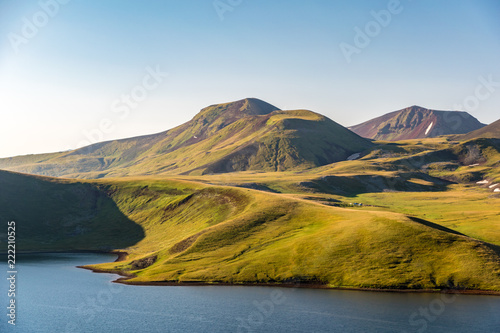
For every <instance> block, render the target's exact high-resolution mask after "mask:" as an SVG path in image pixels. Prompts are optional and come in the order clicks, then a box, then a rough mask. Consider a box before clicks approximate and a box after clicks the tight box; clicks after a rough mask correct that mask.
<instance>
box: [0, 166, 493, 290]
mask: <svg viewBox="0 0 500 333" xmlns="http://www.w3.org/2000/svg"><path fill="white" fill-rule="evenodd" d="M0 182H1V185H2V189H3V190H2V196H1V198H0V212H2V213H1V216H0V219H3V220H10V219H15V220H16V222H17V226H18V235H21V234H22V235H23V236H22V237H21V236H19V240H20V243H19V250H25V251H27V250H31V251H39V250H96V249H105V248H107V249H109V248H110V247H112V248H113V249H124V250H126V251H127V252H128V253H129V256H128V258H126V259H125V261H122V262H116V263H109V264H102V265H96V266H92V268H94V269H101V270H109V271H120V272H122V273H123V274H129V275H131V276H133V278H132V279H130V280H128V283H148V282H205V283H235V284H238V283H250V284H253V283H270V284H281V283H287V284H300V283H305V284H309V283H314V284H322V285H325V286H329V287H347V288H350V287H353V288H354V287H371V288H417V289H418V288H431V289H440V288H460V289H462V288H466V289H483V290H500V258H499V256H498V253H496V252H495V251H497V250H498V249H497V248H496V247H494V246H492V245H488V244H486V243H483V242H480V241H477V240H475V239H472V238H469V237H467V236H463V235H460V234H458V233H456V232H455V231H453V230H450V229H447V228H443V227H440V226H437V225H434V224H432V223H429V222H427V221H423V220H419V219H415V218H408V217H407V216H405V215H402V214H398V213H392V212H387V211H376V210H370V209H365V210H361V209H350V208H339V207H331V206H326V205H321V204H318V203H315V202H310V201H307V200H303V199H297V198H292V197H290V196H288V195H285V194H272V193H266V192H261V191H255V190H250V189H242V188H233V187H226V186H210V185H206V184H201V183H196V182H188V181H180V180H165V179H161V178H152V177H142V178H128V179H122V180H118V179H109V180H104V179H103V180H94V181H76V180H62V179H50V178H40V177H34V176H27V175H19V174H12V173H7V172H1V173H0ZM4 239H5V238H3V240H0V246H4V245H5V244H4V242H5V240H4ZM21 241H22V242H21ZM2 244H3V245H2Z"/></svg>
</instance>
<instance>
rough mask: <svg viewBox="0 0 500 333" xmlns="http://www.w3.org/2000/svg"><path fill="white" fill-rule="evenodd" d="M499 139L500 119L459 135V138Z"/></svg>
mask: <svg viewBox="0 0 500 333" xmlns="http://www.w3.org/2000/svg"><path fill="white" fill-rule="evenodd" d="M479 138H484V139H500V119H499V120H497V121H495V122H494V123H491V124H489V125H488V126H486V127H483V128H480V129H477V130H475V131H472V132H470V133H467V134H465V135H464V136H461V137H460V139H461V140H472V139H479Z"/></svg>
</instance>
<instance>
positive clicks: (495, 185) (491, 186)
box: [490, 184, 499, 188]
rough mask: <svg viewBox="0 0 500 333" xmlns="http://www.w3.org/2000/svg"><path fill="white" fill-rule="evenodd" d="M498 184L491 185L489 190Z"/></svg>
mask: <svg viewBox="0 0 500 333" xmlns="http://www.w3.org/2000/svg"><path fill="white" fill-rule="evenodd" d="M498 185H499V184H493V185H490V188H494V187H497V186H498Z"/></svg>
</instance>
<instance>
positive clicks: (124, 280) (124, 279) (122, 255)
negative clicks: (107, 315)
mask: <svg viewBox="0 0 500 333" xmlns="http://www.w3.org/2000/svg"><path fill="white" fill-rule="evenodd" d="M49 253H98V254H113V255H116V256H117V258H116V259H115V260H114V262H119V261H124V260H126V259H127V257H128V255H129V254H128V253H127V252H125V251H122V250H113V251H102V250H73V251H26V252H18V254H49ZM86 266H89V265H84V266H75V267H76V268H80V269H86V270H90V271H92V272H94V273H103V274H116V275H119V276H121V277H120V278H118V279H116V280H113V281H112V282H113V283H120V284H124V285H130V286H169V287H203V286H212V287H213V286H221V287H224V286H232V287H239V286H240V287H274V288H306V289H328V290H343V291H367V292H381V293H402V294H405V293H414V294H436V293H445V294H459V295H479V296H500V291H494V290H472V289H391V288H387V289H383V288H361V287H352V288H349V287H330V286H328V285H325V284H317V283H250V282H245V283H229V282H204V281H192V282H178V281H148V282H134V281H129V280H130V279H131V278H134V277H135V275H134V274H127V273H126V272H123V271H118V270H104V269H98V268H92V267H86Z"/></svg>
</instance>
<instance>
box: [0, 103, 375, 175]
mask: <svg viewBox="0 0 500 333" xmlns="http://www.w3.org/2000/svg"><path fill="white" fill-rule="evenodd" d="M372 145H373V144H372V143H371V142H370V141H368V140H366V139H363V138H361V137H359V136H358V135H356V134H354V133H352V132H351V131H349V130H347V129H346V128H344V127H342V126H340V125H339V124H337V123H335V122H334V121H332V120H330V119H328V118H326V117H324V116H321V115H319V114H317V113H314V112H311V111H306V110H296V111H280V110H279V109H277V108H276V107H274V106H272V105H270V104H267V103H265V102H263V101H260V100H257V99H244V100H241V101H237V102H233V103H226V104H219V105H212V106H209V107H207V108H205V109H203V110H201V112H200V113H199V114H197V115H196V116H195V117H194V118H193V119H192V120H191V121H189V122H187V123H185V124H183V125H181V126H178V127H176V128H174V129H171V130H169V131H166V132H163V133H159V134H154V135H148V136H142V137H137V138H131V139H125V140H117V141H111V142H103V143H98V144H94V145H91V146H89V147H84V148H81V149H78V150H75V151H71V152H64V153H56V154H44V155H30V156H20V157H13V158H6V159H0V168H2V169H5V170H10V171H17V172H23V173H29V174H38V175H45V176H57V177H70V178H102V177H117V176H130V175H150V174H197V175H201V174H209V173H224V172H233V171H245V170H260V171H284V170H303V169H307V168H311V167H315V166H320V165H325V164H329V163H333V162H337V161H341V160H345V159H346V158H347V157H348V156H349V155H351V154H353V153H357V152H360V151H364V150H366V149H369V148H370V147H372Z"/></svg>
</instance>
